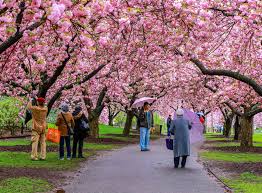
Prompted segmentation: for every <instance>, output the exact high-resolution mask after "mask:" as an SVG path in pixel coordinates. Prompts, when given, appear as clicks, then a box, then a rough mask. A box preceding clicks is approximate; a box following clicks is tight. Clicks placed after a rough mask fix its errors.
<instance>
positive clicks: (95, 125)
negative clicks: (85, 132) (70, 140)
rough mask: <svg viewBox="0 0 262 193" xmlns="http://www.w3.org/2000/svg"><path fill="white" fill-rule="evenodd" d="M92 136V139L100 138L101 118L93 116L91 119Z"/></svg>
mask: <svg viewBox="0 0 262 193" xmlns="http://www.w3.org/2000/svg"><path fill="white" fill-rule="evenodd" d="M89 126H90V136H91V137H92V138H99V116H92V118H89Z"/></svg>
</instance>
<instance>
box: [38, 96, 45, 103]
mask: <svg viewBox="0 0 262 193" xmlns="http://www.w3.org/2000/svg"><path fill="white" fill-rule="evenodd" d="M36 100H37V101H38V102H40V103H45V99H44V98H42V97H39V98H37V99H36Z"/></svg>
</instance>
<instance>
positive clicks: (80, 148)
mask: <svg viewBox="0 0 262 193" xmlns="http://www.w3.org/2000/svg"><path fill="white" fill-rule="evenodd" d="M77 144H78V157H81V156H83V145H84V138H82V137H78V136H74V141H73V155H72V157H76V149H77Z"/></svg>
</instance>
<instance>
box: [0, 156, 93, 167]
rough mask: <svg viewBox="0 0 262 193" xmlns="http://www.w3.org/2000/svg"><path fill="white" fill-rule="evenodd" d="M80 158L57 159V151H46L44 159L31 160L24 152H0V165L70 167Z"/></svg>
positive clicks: (75, 164) (76, 163)
mask: <svg viewBox="0 0 262 193" xmlns="http://www.w3.org/2000/svg"><path fill="white" fill-rule="evenodd" d="M91 155H94V153H91V152H84V156H85V157H89V156H91ZM80 161H82V159H72V160H66V159H65V160H63V161H61V160H59V159H58V153H57V152H51V153H47V158H46V161H32V160H31V159H30V154H29V153H25V152H0V167H29V168H51V169H57V170H61V169H72V168H75V167H76V166H78V164H79V162H80Z"/></svg>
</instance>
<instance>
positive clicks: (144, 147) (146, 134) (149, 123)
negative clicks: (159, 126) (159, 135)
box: [138, 102, 154, 151]
mask: <svg viewBox="0 0 262 193" xmlns="http://www.w3.org/2000/svg"><path fill="white" fill-rule="evenodd" d="M138 119H139V126H140V147H141V151H150V149H149V140H150V129H151V128H153V127H154V116H153V112H152V111H151V110H150V105H149V103H148V102H145V104H144V107H143V108H142V109H141V111H140V113H139V116H138Z"/></svg>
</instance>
